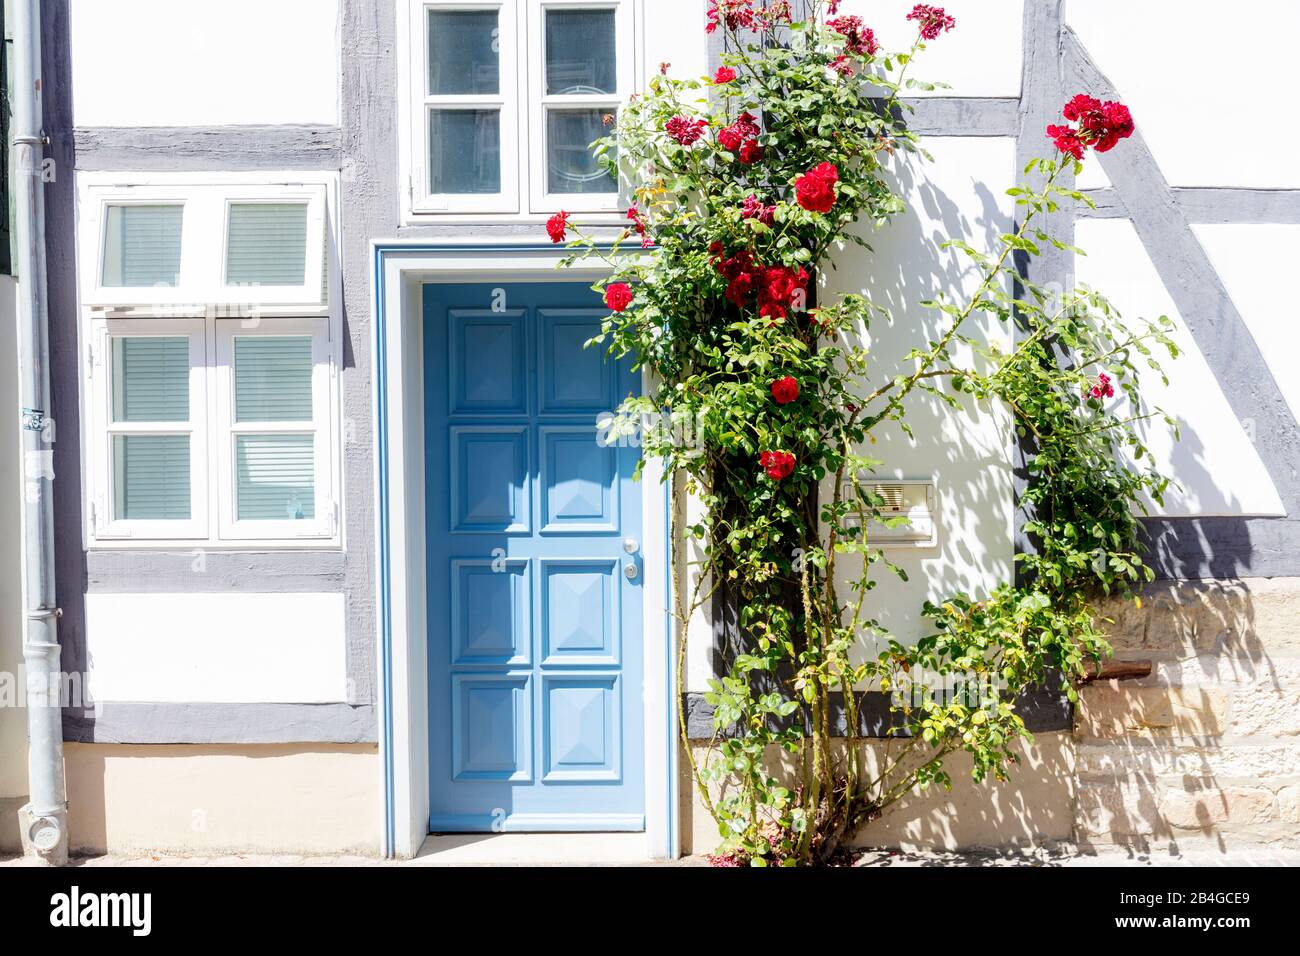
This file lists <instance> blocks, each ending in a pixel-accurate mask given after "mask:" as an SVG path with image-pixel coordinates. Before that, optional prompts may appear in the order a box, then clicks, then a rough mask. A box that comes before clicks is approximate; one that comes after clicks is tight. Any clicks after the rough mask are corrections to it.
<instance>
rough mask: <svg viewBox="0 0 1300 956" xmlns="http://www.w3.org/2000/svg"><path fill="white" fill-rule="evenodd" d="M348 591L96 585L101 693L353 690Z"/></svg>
mask: <svg viewBox="0 0 1300 956" xmlns="http://www.w3.org/2000/svg"><path fill="white" fill-rule="evenodd" d="M343 628H344V598H343V595H342V594H248V593H219V594H88V595H86V635H87V637H86V642H87V647H88V650H89V655H90V676H89V684H90V688H91V693H92V695H93V696H94V699H95V701H96V702H97V703H104V702H111V701H120V702H126V701H130V702H137V703H153V702H165V701H172V702H187V703H241V704H243V703H338V702H343V701H346V700H347V699H348V695H347V675H346V669H345V662H346V660H347V655H346V652H345V638H344V629H343Z"/></svg>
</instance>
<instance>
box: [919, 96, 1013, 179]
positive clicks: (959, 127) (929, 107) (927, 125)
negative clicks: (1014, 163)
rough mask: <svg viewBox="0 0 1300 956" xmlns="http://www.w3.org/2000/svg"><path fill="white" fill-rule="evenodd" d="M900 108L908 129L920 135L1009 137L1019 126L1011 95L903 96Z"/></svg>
mask: <svg viewBox="0 0 1300 956" xmlns="http://www.w3.org/2000/svg"><path fill="white" fill-rule="evenodd" d="M903 109H904V111H903V117H904V119H905V120H906V121H907V127H908V129H910V130H912V132H914V133H919V134H921V135H923V136H1006V137H1010V136H1015V135H1017V134H1018V133H1019V132H1020V128H1021V115H1020V100H1018V99H1016V98H1014V97H987V98H983V97H964V96H917V97H905V98H904V99H903ZM1022 168H1023V167H1022Z"/></svg>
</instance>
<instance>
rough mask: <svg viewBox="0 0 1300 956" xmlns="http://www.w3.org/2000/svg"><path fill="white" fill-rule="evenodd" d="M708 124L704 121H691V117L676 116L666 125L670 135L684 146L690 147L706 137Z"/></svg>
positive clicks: (665, 127)
mask: <svg viewBox="0 0 1300 956" xmlns="http://www.w3.org/2000/svg"><path fill="white" fill-rule="evenodd" d="M706 126H708V123H706V122H704V120H698V119H691V118H690V117H689V116H674V117H673V118H672V119H670V120H669V121H668V122H667V123H665V124H664V129H666V130H667V131H668V135H669V136H671V137H672V138H673V139H675V140H677V142H679V143H681V144H682V145H683V146H690V145H691V144H692V143H694V142H696V141H697V140H698V139H699V138H700V137H701V136H703V135H704V128H705V127H706Z"/></svg>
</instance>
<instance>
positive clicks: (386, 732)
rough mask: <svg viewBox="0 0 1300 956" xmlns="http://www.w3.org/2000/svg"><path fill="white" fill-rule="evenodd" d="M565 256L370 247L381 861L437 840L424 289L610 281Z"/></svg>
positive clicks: (660, 800)
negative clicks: (432, 285)
mask: <svg viewBox="0 0 1300 956" xmlns="http://www.w3.org/2000/svg"><path fill="white" fill-rule="evenodd" d="M565 252H566V250H565V249H564V248H563V247H555V248H530V247H525V246H521V247H520V248H519V249H518V250H502V249H500V248H497V247H490V248H489V247H486V246H485V247H484V248H483V249H482V250H478V249H474V248H472V247H466V246H455V245H447V246H446V247H443V248H439V247H437V246H433V245H429V244H427V243H420V242H397V241H383V240H377V241H375V242H374V243H373V244H372V253H373V254H374V256H375V260H376V269H377V272H378V274H377V275H376V277H375V282H374V283H373V286H372V303H371V304H372V313H371V314H372V315H373V316H374V319H375V321H374V322H373V323H372V329H373V331H372V336H373V338H372V346H373V354H374V359H373V362H374V365H373V368H372V370H371V371H372V382H373V385H372V388H373V390H374V401H373V405H374V409H375V437H376V441H375V448H376V454H375V459H374V479H375V487H376V489H377V491H378V492H379V498H380V507H379V508H377V509H376V512H375V514H376V541H377V542H378V543H379V546H378V547H377V549H376V581H378V582H379V590H380V593H379V594H378V595H377V597H378V600H377V607H378V615H379V621H378V624H379V627H378V633H379V640H378V641H377V642H376V644H377V652H378V659H379V660H378V674H379V689H380V715H381V716H380V721H379V746H380V752H381V756H382V757H383V758H384V759H382V760H381V761H380V765H381V773H382V775H383V786H384V792H385V816H386V818H387V819H386V826H385V828H384V829H385V834H384V837H383V839H382V841H381V852H384V853H385V854H387V855H390V856H397V857H413V856H415V855H416V854H417V853H418V852H419V850H420V847H421V846H422V845H423V843H424V841H425V838H426V837H427V836H428V820H429V747H428V743H429V741H428V726H429V724H428V706H429V701H428V667H427V658H426V648H425V644H426V639H425V634H426V621H427V607H426V603H425V602H426V595H425V587H424V579H425V574H424V570H425V557H424V553H425V541H424V532H423V529H424V526H425V524H424V421H423V360H424V356H423V347H422V340H421V339H422V325H423V322H422V317H423V310H422V308H421V300H422V297H421V289H422V287H423V285H424V284H425V283H428V282H447V283H453V282H454V283H473V282H484V281H491V282H503V283H504V282H575V281H577V282H581V281H588V280H593V281H594V280H596V279H598V278H600V277H601V274H602V273H601V272H600V271H599V270H598V269H595V268H592V269H576V268H575V269H568V270H564V271H559V270H558V269H557V265H558V264H559V262H560V260H561V259H562V258H563V257H564V255H565ZM385 451H386V455H385ZM662 474H663V473H662V470H661V466H660V465H659V464H658V463H657V462H654V461H650V462H647V464H646V467H645V468H644V470H643V477H642V487H643V493H642V503H643V509H644V511H643V551H642V554H643V558H644V562H645V563H644V571H645V584H644V588H645V600H644V602H643V605H644V612H643V613H644V619H643V624H642V628H643V645H644V650H645V692H644V694H643V700H644V704H645V761H646V764H645V780H646V858H647V859H671V858H674V857H676V856H677V855H678V852H679V850H678V840H677V835H676V801H677V776H676V770H677V760H676V752H677V751H676V747H677V730H676V707H675V706H673V705H672V702H673V701H674V699H675V687H674V679H673V675H674V661H675V654H674V651H673V643H674V639H675V634H674V629H673V628H672V627H671V626H670V623H669V616H668V613H667V608H666V607H665V600H666V597H667V594H668V585H669V582H668V562H667V554H668V540H667V533H668V530H667V529H668V520H669V518H668V496H667V494H666V493H664V486H663V484H662V482H661V478H662ZM385 475H386V481H385V480H384V476H385ZM389 821H391V825H392V832H391V834H389V833H388V832H387V831H388V828H387V823H388V822H389Z"/></svg>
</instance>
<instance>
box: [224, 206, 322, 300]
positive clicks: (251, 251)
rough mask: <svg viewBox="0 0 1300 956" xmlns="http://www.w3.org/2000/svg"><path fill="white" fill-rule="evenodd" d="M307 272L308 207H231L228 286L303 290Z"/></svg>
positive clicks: (227, 254)
mask: <svg viewBox="0 0 1300 956" xmlns="http://www.w3.org/2000/svg"><path fill="white" fill-rule="evenodd" d="M306 270H307V204H306V203H270V202H258V203H238V202H237V203H231V204H230V213H229V216H228V218H227V224H226V285H228V286H237V285H269V286H300V285H302V284H303V282H304V281H305V279H306Z"/></svg>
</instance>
